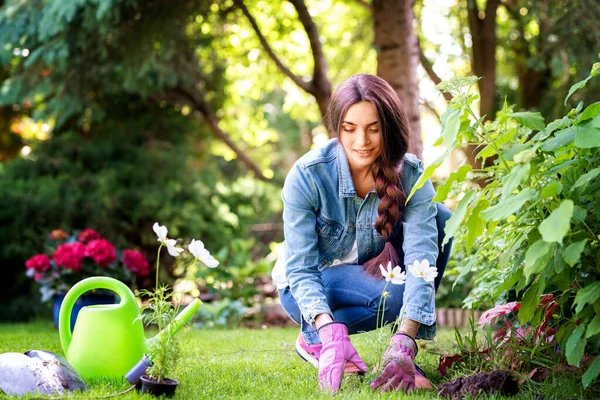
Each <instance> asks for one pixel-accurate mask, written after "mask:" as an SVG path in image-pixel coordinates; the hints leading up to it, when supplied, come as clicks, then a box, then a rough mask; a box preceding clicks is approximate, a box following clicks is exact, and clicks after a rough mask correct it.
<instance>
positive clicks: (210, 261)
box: [188, 239, 219, 268]
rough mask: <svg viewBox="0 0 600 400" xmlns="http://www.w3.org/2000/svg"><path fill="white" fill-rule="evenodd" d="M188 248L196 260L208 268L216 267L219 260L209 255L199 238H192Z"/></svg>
mask: <svg viewBox="0 0 600 400" xmlns="http://www.w3.org/2000/svg"><path fill="white" fill-rule="evenodd" d="M188 250H189V251H190V253H192V255H193V256H194V257H196V259H197V260H198V261H200V262H201V263H203V264H204V265H206V266H207V267H208V268H216V267H217V266H218V265H219V261H217V260H216V259H215V258H214V257H213V256H211V255H210V253H209V251H208V250H207V249H206V248H204V243H202V241H201V240H196V239H192V243H190V244H189V246H188Z"/></svg>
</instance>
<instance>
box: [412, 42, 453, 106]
mask: <svg viewBox="0 0 600 400" xmlns="http://www.w3.org/2000/svg"><path fill="white" fill-rule="evenodd" d="M419 61H421V65H422V66H423V68H424V69H425V71H426V72H427V75H429V78H430V79H431V80H432V81H433V83H435V84H436V85H439V84H440V83H441V82H442V80H441V79H440V77H439V76H438V74H436V73H435V71H434V70H433V65H432V64H431V61H429V60H428V59H427V57H425V53H423V48H422V47H421V41H420V40H419ZM442 94H443V95H444V98H445V99H446V101H447V102H450V101H452V94H451V93H448V92H442Z"/></svg>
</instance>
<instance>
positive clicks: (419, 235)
mask: <svg viewBox="0 0 600 400" xmlns="http://www.w3.org/2000/svg"><path fill="white" fill-rule="evenodd" d="M422 173H423V167H422V165H421V161H420V160H419V159H418V158H417V157H415V156H414V155H412V154H406V155H405V157H404V160H403V167H402V174H401V185H402V189H403V191H404V193H405V194H406V195H407V196H408V194H409V193H410V190H411V189H412V187H413V185H414V184H415V182H416V181H417V179H418V178H419V176H420V175H421V174H422ZM434 195H435V191H434V189H433V186H432V184H431V182H430V181H429V180H428V181H427V183H426V184H425V185H424V186H423V187H422V188H420V189H419V190H417V191H416V192H415V194H414V195H413V197H412V198H411V199H410V201H409V202H408V204H407V205H406V206H405V208H404V210H403V213H402V217H401V220H400V221H399V222H398V224H397V226H396V228H395V230H394V233H393V234H392V237H391V238H390V240H391V242H392V244H393V245H394V247H395V249H396V251H397V252H398V255H399V256H400V259H401V260H403V261H404V265H412V264H413V263H414V261H415V260H418V261H422V260H424V259H427V260H429V263H430V265H435V263H436V259H437V256H438V247H437V235H438V232H437V227H436V221H435V219H436V214H437V209H436V207H435V205H434V204H433V203H432V199H433V197H434ZM282 198H283V204H284V209H283V221H284V234H285V246H284V247H285V258H286V263H285V264H286V278H287V281H288V283H289V285H290V290H291V293H292V295H293V296H294V298H295V299H296V301H297V303H298V306H299V308H300V311H301V312H302V316H303V317H304V319H305V320H306V321H307V322H309V323H311V324H314V320H315V318H316V316H317V315H319V314H323V313H327V314H330V315H333V314H332V312H331V309H330V308H329V305H328V304H327V299H326V296H325V290H324V287H323V283H322V281H321V271H323V270H324V269H326V268H328V267H329V266H330V265H331V263H332V262H333V260H335V259H343V258H344V257H345V256H346V255H347V254H348V253H349V252H350V251H351V249H352V247H353V245H354V241H355V240H356V241H357V245H358V264H363V263H364V262H366V261H367V260H369V259H371V258H373V257H375V256H377V255H378V254H379V253H380V252H381V251H382V249H383V246H384V244H385V239H384V238H383V237H382V236H381V235H379V233H378V232H377V231H376V230H375V221H376V220H377V217H378V214H377V207H378V205H379V198H378V196H377V193H376V191H375V189H373V190H372V191H371V192H369V193H368V194H367V196H366V197H365V199H364V200H363V199H361V198H360V197H358V196H357V194H356V191H355V189H354V183H353V181H352V176H351V174H350V168H349V166H348V159H347V157H346V153H345V151H344V149H343V147H342V146H341V144H339V142H338V140H337V139H331V140H330V141H328V142H327V143H326V144H325V145H324V146H322V147H320V148H317V149H314V150H312V151H310V152H308V153H307V154H305V155H304V156H302V157H301V158H300V159H299V160H298V161H296V163H295V164H294V166H293V167H292V169H291V170H290V172H289V174H288V176H287V178H286V180H285V184H284V187H283V191H282ZM406 272H407V274H406V275H407V277H406V282H405V285H406V286H405V290H404V299H403V303H402V304H403V305H402V309H401V311H400V317H401V318H407V319H412V320H415V321H418V322H420V323H421V328H420V330H419V333H418V337H420V338H423V339H432V338H433V336H434V335H435V330H436V328H435V310H434V308H435V305H434V295H435V291H434V284H433V282H425V281H424V280H423V279H422V278H416V277H414V276H413V275H412V274H410V273H408V271H406Z"/></svg>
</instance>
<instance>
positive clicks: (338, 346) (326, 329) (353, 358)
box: [318, 322, 369, 392]
mask: <svg viewBox="0 0 600 400" xmlns="http://www.w3.org/2000/svg"><path fill="white" fill-rule="evenodd" d="M318 332H319V337H320V338H321V343H322V344H323V348H322V349H321V355H320V357H319V386H320V387H321V389H322V390H329V391H331V392H337V390H338V389H339V388H340V385H341V383H342V376H343V375H344V368H345V367H346V363H347V362H351V363H353V364H354V365H356V367H357V368H358V369H359V370H360V371H362V372H368V371H369V368H367V365H366V364H365V362H364V361H363V360H362V359H361V358H360V357H359V356H358V353H357V352H356V349H354V347H353V346H352V343H350V338H349V337H348V327H347V326H346V324H344V323H341V322H330V323H328V324H325V325H322V326H321V327H320V328H319V331H318Z"/></svg>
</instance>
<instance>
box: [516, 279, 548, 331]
mask: <svg viewBox="0 0 600 400" xmlns="http://www.w3.org/2000/svg"><path fill="white" fill-rule="evenodd" d="M544 287H545V284H544V278H543V277H540V278H539V279H537V280H536V281H535V282H534V283H533V284H532V285H531V286H529V289H527V291H525V294H524V295H523V301H522V302H521V308H520V309H519V319H520V320H521V322H522V323H525V322H529V321H531V319H532V318H533V315H534V314H535V308H536V307H537V305H538V304H540V295H541V294H542V291H543V290H544Z"/></svg>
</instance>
